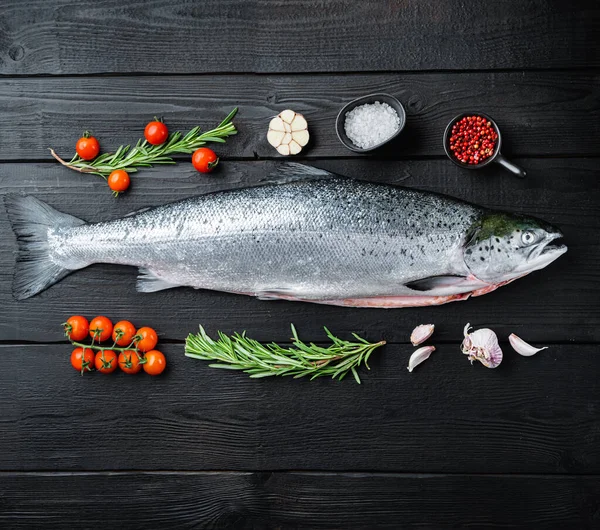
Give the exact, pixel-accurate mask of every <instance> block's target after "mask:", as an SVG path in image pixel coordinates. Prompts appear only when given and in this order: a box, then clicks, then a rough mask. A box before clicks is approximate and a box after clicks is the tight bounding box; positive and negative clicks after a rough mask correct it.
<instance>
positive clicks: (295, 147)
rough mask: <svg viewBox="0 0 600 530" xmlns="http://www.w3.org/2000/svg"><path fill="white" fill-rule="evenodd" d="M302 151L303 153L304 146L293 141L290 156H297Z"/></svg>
mask: <svg viewBox="0 0 600 530" xmlns="http://www.w3.org/2000/svg"><path fill="white" fill-rule="evenodd" d="M300 151H302V146H301V145H300V144H298V143H297V142H296V141H294V140H292V141H291V142H290V155H297V154H298V153H299V152H300Z"/></svg>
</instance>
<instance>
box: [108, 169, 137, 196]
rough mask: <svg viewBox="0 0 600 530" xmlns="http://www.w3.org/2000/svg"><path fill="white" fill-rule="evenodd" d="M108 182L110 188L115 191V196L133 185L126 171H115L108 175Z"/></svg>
mask: <svg viewBox="0 0 600 530" xmlns="http://www.w3.org/2000/svg"><path fill="white" fill-rule="evenodd" d="M106 181H107V182H108V187H109V188H110V189H111V190H113V192H114V194H115V196H117V195H119V193H120V192H122V191H125V190H126V189H127V188H129V184H130V183H131V179H130V178H129V175H128V174H127V171H125V170H124V169H115V170H114V171H113V172H112V173H111V174H110V175H108V179H107V180H106Z"/></svg>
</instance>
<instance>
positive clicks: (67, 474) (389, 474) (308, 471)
mask: <svg viewBox="0 0 600 530" xmlns="http://www.w3.org/2000/svg"><path fill="white" fill-rule="evenodd" d="M258 473H261V474H264V473H269V474H272V475H286V474H290V475H291V474H294V475H309V476H312V475H317V476H323V477H327V476H337V475H347V476H354V477H361V476H369V475H371V476H373V475H376V476H380V477H398V478H440V477H447V476H452V477H489V478H501V477H514V478H540V479H544V478H564V479H566V480H569V479H578V478H590V479H591V478H597V479H600V474H596V473H591V474H589V475H588V474H585V473H510V472H509V473H461V472H451V471H450V472H440V473H436V472H427V473H422V472H418V471H402V472H394V471H369V470H366V471H365V470H360V471H356V470H347V471H346V470H344V471H319V470H311V469H284V470H281V469H277V470H270V469H255V470H243V471H240V470H235V469H233V470H232V469H206V470H197V471H196V470H185V471H176V470H160V469H152V470H143V469H139V470H137V469H133V470H124V471H119V470H116V471H115V470H106V471H104V470H94V471H87V470H79V471H66V470H65V471H61V470H58V471H35V470H34V471H31V470H30V471H19V470H14V471H12V470H2V471H0V477H2V476H8V475H24V476H32V477H35V476H44V477H52V476H54V477H58V476H63V477H70V476H86V475H95V476H111V475H120V476H127V475H189V476H194V475H198V476H206V475H255V474H258Z"/></svg>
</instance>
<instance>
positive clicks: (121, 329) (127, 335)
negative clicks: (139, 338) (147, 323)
mask: <svg viewBox="0 0 600 530" xmlns="http://www.w3.org/2000/svg"><path fill="white" fill-rule="evenodd" d="M133 337H135V326H134V325H133V324H132V323H131V322H129V320H121V321H120V322H117V323H116V324H115V327H114V328H113V332H112V340H114V341H115V343H116V344H117V345H118V346H129V345H130V344H131V341H133Z"/></svg>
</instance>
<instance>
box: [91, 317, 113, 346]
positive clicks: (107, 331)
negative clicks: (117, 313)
mask: <svg viewBox="0 0 600 530" xmlns="http://www.w3.org/2000/svg"><path fill="white" fill-rule="evenodd" d="M112 330H113V325H112V322H111V321H110V320H109V319H108V318H106V317H96V318H94V319H93V320H92V321H91V322H90V337H92V338H93V339H94V340H95V341H96V342H104V341H105V340H108V339H109V338H110V336H111V334H112Z"/></svg>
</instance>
